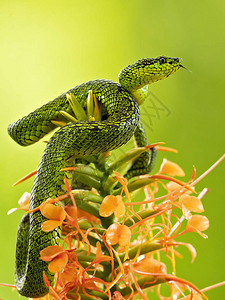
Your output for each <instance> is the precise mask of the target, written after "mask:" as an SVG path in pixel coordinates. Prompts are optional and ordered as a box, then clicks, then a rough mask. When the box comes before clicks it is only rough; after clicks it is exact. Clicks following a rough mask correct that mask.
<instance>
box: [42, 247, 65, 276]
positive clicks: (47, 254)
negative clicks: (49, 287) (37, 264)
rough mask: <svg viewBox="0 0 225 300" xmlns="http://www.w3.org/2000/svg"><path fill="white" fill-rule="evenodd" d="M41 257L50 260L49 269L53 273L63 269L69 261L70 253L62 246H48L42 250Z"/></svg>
mask: <svg viewBox="0 0 225 300" xmlns="http://www.w3.org/2000/svg"><path fill="white" fill-rule="evenodd" d="M40 256H41V259H42V260H44V261H50V263H49V265H48V269H49V271H50V272H52V273H56V272H58V271H60V270H63V269H64V268H65V266H66V264H67V262H68V253H67V251H66V250H64V249H63V248H62V247H60V246H48V247H46V248H45V249H43V250H41V251H40Z"/></svg>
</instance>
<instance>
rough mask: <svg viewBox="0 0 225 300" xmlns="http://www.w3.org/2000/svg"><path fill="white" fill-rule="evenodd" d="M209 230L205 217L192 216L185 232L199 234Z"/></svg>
mask: <svg viewBox="0 0 225 300" xmlns="http://www.w3.org/2000/svg"><path fill="white" fill-rule="evenodd" d="M208 228H209V220H208V218H207V217H206V216H201V215H193V216H191V218H190V219H189V220H188V223H187V230H188V231H195V232H198V233H201V232H202V231H205V230H206V229H208Z"/></svg>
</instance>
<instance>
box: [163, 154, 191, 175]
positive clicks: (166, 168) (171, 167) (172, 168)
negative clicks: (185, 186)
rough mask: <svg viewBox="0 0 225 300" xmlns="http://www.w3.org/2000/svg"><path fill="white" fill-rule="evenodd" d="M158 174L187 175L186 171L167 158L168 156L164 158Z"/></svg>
mask: <svg viewBox="0 0 225 300" xmlns="http://www.w3.org/2000/svg"><path fill="white" fill-rule="evenodd" d="M158 174H167V175H170V176H182V177H183V176H185V173H184V171H183V170H182V169H181V167H180V166H178V164H176V163H174V162H172V161H169V160H167V159H166V158H164V159H163V162H162V164H161V166H160V170H159V172H158Z"/></svg>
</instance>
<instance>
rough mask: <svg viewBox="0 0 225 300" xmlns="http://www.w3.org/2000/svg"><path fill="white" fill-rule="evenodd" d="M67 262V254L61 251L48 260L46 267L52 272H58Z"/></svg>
mask: <svg viewBox="0 0 225 300" xmlns="http://www.w3.org/2000/svg"><path fill="white" fill-rule="evenodd" d="M67 262H68V255H67V253H66V252H63V253H61V254H59V255H58V256H57V257H55V258H54V259H53V260H52V261H51V262H50V264H49V265H48V269H49V271H50V272H52V273H55V272H58V271H60V270H62V269H64V268H65V266H66V264H67Z"/></svg>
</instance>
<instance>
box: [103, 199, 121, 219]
mask: <svg viewBox="0 0 225 300" xmlns="http://www.w3.org/2000/svg"><path fill="white" fill-rule="evenodd" d="M117 201H118V200H117V197H116V196H113V195H108V196H106V197H105V198H104V199H103V201H102V204H101V205H100V209H99V214H100V216H101V217H109V216H111V215H112V214H113V213H114V211H115V209H116V207H117Z"/></svg>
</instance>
